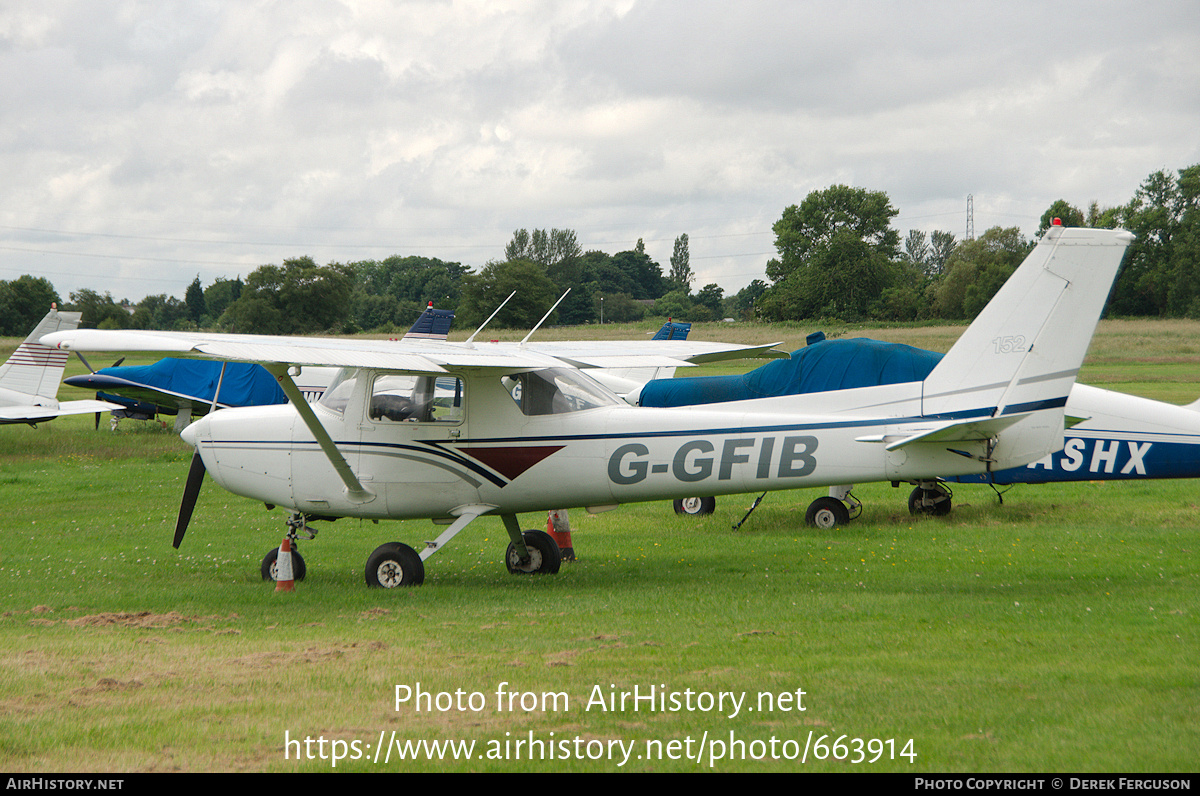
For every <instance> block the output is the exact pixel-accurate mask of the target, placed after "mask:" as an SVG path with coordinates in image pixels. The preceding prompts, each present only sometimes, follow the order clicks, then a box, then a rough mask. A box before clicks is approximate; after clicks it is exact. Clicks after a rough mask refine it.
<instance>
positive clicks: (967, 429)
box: [855, 413, 1029, 451]
mask: <svg viewBox="0 0 1200 796" xmlns="http://www.w3.org/2000/svg"><path fill="white" fill-rule="evenodd" d="M1028 416H1029V413H1024V414H1014V415H1004V416H1003V417H991V418H986V419H982V420H980V419H978V418H975V419H970V420H952V421H948V422H945V423H938V424H937V425H934V426H932V427H930V428H928V429H926V430H924V431H919V432H917V433H916V434H909V435H908V436H905V437H899V438H895V437H892V436H890V435H884V434H879V435H874V436H869V437H858V438H856V440H855V441H856V442H882V443H885V444H886V445H887V449H888V450H890V451H894V450H898V449H900V448H903V447H906V446H908V445H913V444H916V443H918V442H923V443H930V442H936V443H938V444H941V443H944V442H979V441H981V440H987V439H991V438H992V437H995V436H996V435H997V434H999V433H1000V432H1001V431H1004V430H1005V429H1006V428H1009V427H1010V426H1013V425H1015V424H1016V423H1018V422H1019V421H1020V420H1022V419H1024V418H1026V417H1028Z"/></svg>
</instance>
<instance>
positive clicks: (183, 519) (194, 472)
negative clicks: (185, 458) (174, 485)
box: [175, 451, 205, 550]
mask: <svg viewBox="0 0 1200 796" xmlns="http://www.w3.org/2000/svg"><path fill="white" fill-rule="evenodd" d="M204 472H205V470H204V460H203V459H201V458H200V451H196V452H195V453H194V454H193V455H192V466H191V467H190V468H189V469H188V477H187V483H186V484H184V487H183V502H182V503H180V504H179V519H178V520H177V521H176V522H175V549H176V550H178V549H179V543H180V542H182V541H183V535H184V534H185V533H187V527H188V523H189V522H191V520H192V509H194V508H196V497H197V496H198V495H199V494H200V486H201V485H202V484H203V483H204Z"/></svg>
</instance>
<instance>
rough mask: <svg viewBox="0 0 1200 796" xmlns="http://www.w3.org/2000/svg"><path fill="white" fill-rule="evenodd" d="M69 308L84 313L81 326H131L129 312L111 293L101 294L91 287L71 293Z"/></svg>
mask: <svg viewBox="0 0 1200 796" xmlns="http://www.w3.org/2000/svg"><path fill="white" fill-rule="evenodd" d="M67 308H68V309H72V310H75V311H76V312H82V313H83V319H82V320H81V321H80V324H79V325H80V326H82V327H83V328H85V329H87V328H100V327H101V326H103V327H104V328H106V329H124V328H127V327H128V326H129V322H130V318H129V313H128V312H126V311H125V308H124V307H122V306H121V305H119V304H117V303H116V302H114V301H113V297H112V294H111V293H105V294H104V295H103V296H101V295H100V294H99V293H97V292H96V291H94V290H92V289H90V288H86V287H85V288H82V289H81V290H78V291H76V292H74V293H72V294H71V304H70V305H69V306H68V307H67Z"/></svg>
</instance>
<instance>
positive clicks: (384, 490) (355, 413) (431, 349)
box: [43, 227, 1132, 587]
mask: <svg viewBox="0 0 1200 796" xmlns="http://www.w3.org/2000/svg"><path fill="white" fill-rule="evenodd" d="M1131 240H1132V235H1130V234H1129V233H1128V232H1125V231H1121V230H1117V231H1114V230H1091V229H1064V228H1061V227H1060V228H1055V229H1052V230H1051V231H1050V232H1048V233H1047V234H1046V235H1045V236H1044V238H1043V239H1042V240H1041V242H1039V244H1038V245H1037V246H1036V247H1035V249H1034V250H1033V252H1032V253H1031V254H1030V255H1029V256H1028V257H1027V258H1026V260H1025V261H1024V263H1022V265H1021V266H1020V267H1019V268H1018V269H1017V270H1016V272H1015V273H1014V274H1013V275H1012V276H1011V277H1010V278H1009V280H1008V281H1007V282H1006V283H1005V285H1004V286H1003V287H1002V288H1001V289H1000V290H999V291H998V292H997V294H996V295H995V297H994V298H993V299H992V301H991V302H990V303H989V304H988V305H987V307H985V308H984V310H983V311H982V312H981V313H980V314H979V316H978V317H977V318H976V319H975V322H974V323H972V324H971V326H970V327H968V329H967V330H966V331H965V332H964V333H963V335H962V337H961V338H960V339H959V340H958V342H957V343H956V344H955V345H954V347H953V348H952V349H951V350H950V352H949V353H948V354H946V356H945V357H944V358H943V359H942V360H941V361H940V362H939V363H938V365H937V366H936V367H935V368H933V370H932V371H931V372H930V373H929V375H928V376H927V377H926V378H925V379H923V380H921V381H918V382H907V383H902V384H891V385H879V386H869V387H863V388H859V389H852V390H842V391H839V392H836V393H819V394H815V395H812V396H806V397H805V400H804V401H797V400H795V398H794V397H790V396H789V397H783V398H764V399H761V400H756V401H752V402H744V401H743V402H735V403H730V404H713V405H704V406H688V407H678V408H670V409H654V408H646V407H636V406H631V405H629V404H628V403H626V402H624V401H622V400H621V399H620V398H618V397H617V396H616V395H615V394H614V393H613V392H612V391H611V390H609V389H607V388H605V387H604V386H602V385H601V384H600V383H599V382H597V381H596V380H594V379H592V378H590V377H589V376H588V375H587V371H588V370H589V369H620V368H658V367H685V366H688V365H691V364H696V363H699V362H704V361H710V360H714V359H723V358H734V357H741V358H744V357H747V356H753V355H756V354H757V355H771V354H767V352H769V351H772V350H773V344H769V345H766V346H758V347H744V346H735V345H728V344H721V343H709V342H700V341H691V340H688V341H678V340H670V341H649V340H647V341H638V342H630V341H599V342H531V340H530V336H531V335H532V334H533V332H531V333H530V335H527V336H526V338H525V339H524V340H522V341H521V342H520V343H476V342H474V337H475V335H472V337H471V338H469V339H468V340H467V341H465V342H446V341H436V340H430V341H419V340H418V341H401V342H394V343H388V342H384V341H362V340H344V339H318V338H278V337H264V336H254V335H218V334H205V333H193V332H174V333H166V332H120V331H100V330H78V331H75V332H63V333H57V334H52V335H48V336H47V337H45V338H43V342H44V343H46V344H47V345H52V346H56V347H59V348H61V349H66V350H83V351H131V350H138V351H161V352H168V353H175V354H177V355H178V354H189V355H192V356H200V357H209V358H214V359H220V360H228V361H241V362H256V363H258V364H261V365H262V366H263V367H264V368H266V369H267V370H268V371H269V372H270V373H271V374H272V375H273V376H274V377H275V378H276V380H277V381H278V382H279V384H280V387H281V388H282V389H283V391H284V393H285V394H286V395H287V396H288V398H289V404H287V405H283V406H267V407H253V408H241V409H226V410H222V411H220V412H212V413H210V414H208V415H207V416H205V417H203V418H201V419H200V420H198V421H196V422H195V423H193V424H191V425H190V426H188V427H187V429H185V430H184V432H183V434H182V437H183V439H184V440H185V441H187V442H188V443H189V444H190V445H192V446H193V447H194V448H195V449H196V453H195V455H194V457H193V461H192V468H191V472H190V473H189V476H188V481H187V485H186V486H185V489H184V498H183V502H182V505H181V507H180V516H179V521H178V523H177V525H176V531H175V540H174V541H175V545H176V547H178V546H179V544H180V542H181V541H182V539H183V536H184V533H185V532H186V529H187V525H188V522H189V520H190V518H191V515H192V510H193V508H194V505H195V503H196V499H197V495H198V493H199V490H200V484H201V483H202V480H203V478H204V475H205V473H211V474H212V476H213V477H214V479H215V480H216V481H217V482H218V483H219V484H220V485H221V486H223V487H224V488H225V489H227V490H229V491H231V492H234V493H235V494H239V495H242V496H245V497H248V498H251V499H253V500H257V501H261V502H263V503H266V504H267V505H268V506H283V507H286V508H287V509H289V510H290V511H291V512H292V517H291V519H290V520H289V522H288V525H289V534H290V535H294V534H296V533H298V532H299V531H300V530H301V529H305V528H307V523H308V522H309V521H312V520H318V519H336V518H339V517H360V518H366V519H408V518H429V519H432V520H433V521H434V522H435V523H442V524H445V525H446V528H445V530H444V531H443V532H442V533H441V534H440V535H439V536H438V537H437V538H436V539H434V540H431V541H428V542H426V543H425V544H424V545H423V546H422V548H421V550H420V552H417V550H416V549H414V548H413V547H411V546H410V545H408V544H405V543H402V542H388V543H386V544H383V545H381V546H379V547H378V548H376V549H375V551H374V552H373V553H372V554H371V555H370V556H369V557H368V559H367V565H366V568H365V578H366V581H367V583H368V585H371V586H383V587H394V586H402V585H413V584H418V583H421V582H422V581H423V580H424V574H425V562H426V561H427V560H428V559H429V557H430V556H432V555H434V554H435V553H436V552H437V551H438V550H440V549H441V548H442V547H444V546H445V545H446V544H447V543H449V542H450V540H451V539H452V538H453V537H454V536H455V535H456V534H458V533H459V532H461V531H462V530H463V529H464V528H466V527H467V526H468V525H470V523H472V522H473V521H474V520H476V519H477V518H479V517H481V516H484V515H498V516H499V517H500V518H501V520H502V521H503V524H504V527H505V529H506V531H507V534H508V537H509V541H510V543H509V546H508V550H507V552H506V555H505V561H506V564H507V567H508V569H509V571H510V572H514V573H538V572H540V573H553V572H557V571H558V567H559V563H560V556H559V551H558V549H557V546H556V545H555V544H554V540H553V539H552V538H551V537H550V536H549V535H548V534H546V533H545V532H543V531H525V532H522V531H521V527H520V523H519V521H518V515H519V514H520V513H522V512H532V511H546V510H549V509H555V508H561V507H563V506H568V507H573V506H582V507H584V508H586V509H588V510H589V511H593V512H595V511H603V510H607V509H611V508H615V507H617V506H619V505H620V504H622V503H633V502H639V501H649V500H662V499H668V500H669V499H673V498H680V497H686V496H688V495H694V494H696V493H697V492H698V491H701V490H703V491H702V493H703V494H738V493H745V492H750V491H762V490H775V489H796V488H801V487H814V486H831V485H836V484H846V483H853V482H858V481H891V480H901V481H911V480H919V479H933V478H937V477H939V476H945V475H973V474H985V473H987V472H991V471H995V470H1001V469H1007V468H1011V467H1018V466H1023V465H1026V464H1028V463H1030V462H1035V461H1038V460H1040V459H1042V458H1044V457H1045V456H1047V455H1050V454H1053V453H1054V452H1055V451H1057V450H1059V449H1060V448H1061V447H1062V444H1063V429H1064V407H1065V405H1066V402H1067V396H1068V395H1069V393H1070V391H1071V387H1072V385H1073V384H1074V382H1075V376H1076V374H1077V373H1078V371H1079V367H1080V365H1081V363H1082V362H1083V357H1084V354H1085V353H1086V351H1087V347H1088V344H1089V342H1090V340H1091V336H1092V332H1093V331H1094V329H1095V326H1096V323H1097V321H1098V319H1099V317H1100V313H1101V310H1102V309H1103V306H1104V303H1105V300H1106V298H1107V296H1108V293H1109V290H1110V288H1111V287H1112V283H1113V279H1114V278H1115V276H1116V273H1117V269H1118V267H1119V265H1120V262H1121V259H1122V257H1123V255H1124V252H1125V250H1126V247H1127V246H1128V244H1129V242H1130V241H1131ZM476 334H478V332H477V333H476ZM309 366H319V367H339V368H341V371H340V372H339V375H338V377H337V378H336V379H335V381H334V383H333V384H332V385H331V386H330V388H329V389H328V390H326V391H325V394H324V395H323V396H322V398H321V400H320V402H318V403H317V404H315V405H310V404H309V403H308V402H307V401H305V399H304V397H303V395H301V393H300V391H299V390H298V389H297V387H296V385H295V382H294V374H295V373H296V372H297V371H298V369H303V368H305V367H309Z"/></svg>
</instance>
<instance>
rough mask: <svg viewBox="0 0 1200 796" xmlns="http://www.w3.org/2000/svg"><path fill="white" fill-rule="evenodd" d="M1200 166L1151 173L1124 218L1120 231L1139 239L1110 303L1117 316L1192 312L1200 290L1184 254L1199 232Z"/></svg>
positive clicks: (1122, 269)
mask: <svg viewBox="0 0 1200 796" xmlns="http://www.w3.org/2000/svg"><path fill="white" fill-rule="evenodd" d="M1198 183H1200V165H1195V166H1190V167H1188V168H1186V169H1181V170H1180V171H1179V172H1178V176H1177V177H1176V176H1173V175H1171V174H1170V173H1168V172H1166V171H1157V172H1154V173H1153V174H1151V175H1150V176H1149V177H1147V178H1146V179H1145V181H1143V182H1142V184H1141V185H1140V186H1139V187H1138V190H1137V192H1136V193H1135V194H1134V197H1133V199H1132V200H1131V201H1130V202H1129V204H1128V205H1126V206H1125V207H1124V208H1123V209H1122V211H1121V213H1120V216H1121V226H1123V227H1125V228H1126V229H1128V230H1129V231H1130V232H1132V233H1134V235H1135V236H1136V239H1135V240H1134V242H1133V244H1132V245H1131V246H1130V247H1129V251H1128V253H1126V255H1125V261H1124V262H1123V263H1122V265H1121V270H1120V272H1119V273H1118V274H1117V282H1116V285H1115V286H1114V288H1113V294H1112V297H1111V298H1110V299H1109V311H1110V312H1112V313H1114V314H1117V315H1182V314H1185V313H1188V312H1190V311H1191V310H1190V308H1191V306H1192V305H1193V303H1194V302H1195V301H1196V298H1197V293H1198V291H1200V286H1197V284H1196V281H1195V279H1193V278H1191V276H1190V274H1191V271H1190V269H1189V268H1188V267H1187V263H1186V261H1185V255H1184V254H1183V253H1184V252H1185V251H1186V250H1187V249H1188V245H1187V244H1188V241H1189V240H1190V233H1192V232H1194V230H1195V225H1196V223H1197V221H1196V207H1197V200H1198V198H1200V197H1198V194H1200V191H1198V190H1197V184H1198Z"/></svg>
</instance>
